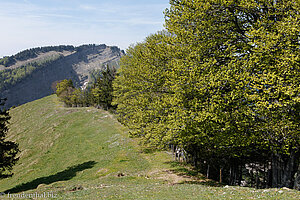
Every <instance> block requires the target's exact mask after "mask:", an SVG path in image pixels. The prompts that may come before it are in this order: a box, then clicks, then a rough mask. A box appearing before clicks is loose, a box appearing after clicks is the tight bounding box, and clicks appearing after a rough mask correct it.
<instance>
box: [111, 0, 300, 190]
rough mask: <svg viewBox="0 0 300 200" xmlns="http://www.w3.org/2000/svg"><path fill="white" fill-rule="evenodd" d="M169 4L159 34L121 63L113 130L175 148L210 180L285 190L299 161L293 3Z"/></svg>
mask: <svg viewBox="0 0 300 200" xmlns="http://www.w3.org/2000/svg"><path fill="white" fill-rule="evenodd" d="M170 4H171V6H170V8H169V9H167V10H166V11H165V18H166V22H165V27H166V31H164V32H160V33H157V34H153V35H151V36H149V37H147V38H146V39H145V41H144V42H142V43H138V44H136V45H135V46H132V47H130V48H129V49H128V50H127V55H126V56H124V57H123V58H122V59H121V68H120V75H119V76H118V77H117V78H116V81H115V82H114V88H115V97H116V98H115V100H114V102H115V103H116V104H118V109H117V111H118V112H119V118H120V120H121V122H123V123H124V124H126V125H127V126H128V127H129V128H130V129H131V133H132V135H133V136H139V137H142V138H143V139H144V141H145V143H148V144H149V145H150V146H158V147H164V146H167V145H169V144H175V145H180V146H182V147H183V148H184V149H185V150H186V151H187V152H188V154H189V155H190V156H191V157H192V158H193V160H194V163H195V165H196V166H198V167H199V168H202V169H208V168H209V167H210V166H211V168H212V170H211V178H215V179H219V178H221V176H224V179H223V180H224V181H225V182H227V183H229V184H240V183H241V180H242V179H246V178H249V179H251V180H248V183H249V185H256V186H257V187H269V186H273V187H283V186H286V187H292V186H293V180H294V178H293V177H294V175H295V173H296V172H297V166H298V165H299V153H300V134H299V131H300V130H299V122H300V120H299V116H300V110H299V108H300V84H299V83H300V73H299V70H300V41H299V36H300V28H299V27H300V13H299V10H300V2H299V1H296V0H293V1H285V0H279V1H273V0H261V1H256V0H241V1H236V0H229V1H227V0H226V1H225V0H224V1H223V0H189V1H186V0H171V1H170ZM203 163H205V164H203ZM246 166H248V169H249V168H251V170H250V171H249V173H250V174H249V173H248V174H247V173H243V172H242V171H243V170H242V169H244V171H245V170H246ZM249 166H252V167H249ZM266 168H267V169H266ZM222 170H223V173H222V174H221V173H218V172H219V171H222ZM253 171H256V172H257V173H256V174H255V175H251V173H252V172H253ZM267 174H272V175H271V178H268V177H266V176H267Z"/></svg>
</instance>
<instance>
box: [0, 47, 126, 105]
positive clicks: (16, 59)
mask: <svg viewBox="0 0 300 200" xmlns="http://www.w3.org/2000/svg"><path fill="white" fill-rule="evenodd" d="M122 55H124V51H122V50H120V49H119V48H118V47H115V46H106V45H105V44H101V45H95V44H90V45H81V46H78V47H74V46H63V45H61V46H50V47H38V48H32V49H28V50H25V51H22V52H20V53H17V54H16V55H13V56H9V57H4V58H3V59H0V98H7V99H8V100H7V102H6V106H7V107H11V106H17V105H21V104H24V103H27V102H30V101H33V100H36V99H39V98H42V97H45V96H48V95H50V94H52V93H53V89H52V88H51V86H52V85H53V83H54V82H56V81H60V80H64V79H72V80H73V82H74V84H75V85H76V87H86V86H87V85H88V83H89V82H91V83H92V82H95V80H96V79H97V77H98V75H99V73H100V72H101V70H103V69H104V67H105V66H107V65H109V66H110V67H116V68H117V67H118V65H119V59H120V57H121V56H122Z"/></svg>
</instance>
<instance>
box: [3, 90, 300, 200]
mask: <svg viewBox="0 0 300 200" xmlns="http://www.w3.org/2000/svg"><path fill="white" fill-rule="evenodd" d="M10 114H11V116H12V119H11V124H10V131H9V134H8V139H9V140H13V141H16V142H18V143H19V148H20V150H21V152H20V154H19V157H20V160H19V161H18V163H17V165H15V166H14V169H13V173H14V175H13V176H12V177H10V178H7V179H2V180H0V192H4V193H5V195H2V196H0V199H1V198H2V199H8V196H7V194H8V193H10V194H23V193H25V194H33V193H38V194H42V193H44V192H46V193H53V194H54V195H55V199H299V197H300V192H299V191H295V190H289V189H261V190H258V189H254V188H243V187H232V186H224V185H221V184H218V183H216V182H214V181H211V180H206V179H205V178H204V177H203V176H202V175H201V174H198V173H197V172H195V171H194V170H193V169H192V168H191V167H189V166H184V165H182V164H180V163H176V162H174V161H173V157H172V155H171V154H170V152H167V151H159V152H157V151H155V152H153V151H145V150H144V149H143V147H142V146H140V145H139V144H138V140H137V139H132V138H129V137H128V130H127V129H126V128H125V127H123V126H122V125H121V124H119V123H118V121H117V120H116V118H115V117H114V116H113V115H112V114H110V113H109V112H107V111H103V110H99V109H96V108H66V107H64V106H63V105H62V103H60V102H59V101H58V99H57V97H56V95H52V96H48V97H46V98H43V99H40V100H37V101H34V102H31V103H27V104H25V105H22V106H19V107H16V108H14V109H12V110H11V111H10ZM29 199H30V198H29ZM31 199H34V198H31ZM47 199H51V198H50V197H48V198H47Z"/></svg>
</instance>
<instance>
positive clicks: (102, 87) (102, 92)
mask: <svg viewBox="0 0 300 200" xmlns="http://www.w3.org/2000/svg"><path fill="white" fill-rule="evenodd" d="M115 74H116V69H115V68H111V67H109V66H106V70H105V71H102V72H101V75H100V77H99V78H98V79H97V81H96V83H95V84H94V85H93V86H92V88H91V95H92V103H93V104H94V105H96V106H100V107H103V108H104V109H106V110H107V109H108V108H111V107H112V98H113V86H112V82H113V80H114V78H115Z"/></svg>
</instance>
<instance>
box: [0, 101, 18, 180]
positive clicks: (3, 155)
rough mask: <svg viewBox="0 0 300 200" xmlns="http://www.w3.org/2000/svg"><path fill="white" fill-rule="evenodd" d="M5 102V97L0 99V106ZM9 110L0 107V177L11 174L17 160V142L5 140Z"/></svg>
mask: <svg viewBox="0 0 300 200" xmlns="http://www.w3.org/2000/svg"><path fill="white" fill-rule="evenodd" d="M4 103H5V99H0V107H2V106H3V105H4ZM9 119H10V116H9V112H8V111H7V110H4V109H2V108H1V109H0V178H5V177H8V176H11V175H12V174H11V172H10V171H11V170H12V166H13V165H14V164H15V163H16V162H17V161H18V159H19V158H17V153H18V152H19V148H18V144H17V143H15V142H12V141H7V140H6V135H7V131H8V126H7V125H8V121H9Z"/></svg>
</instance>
